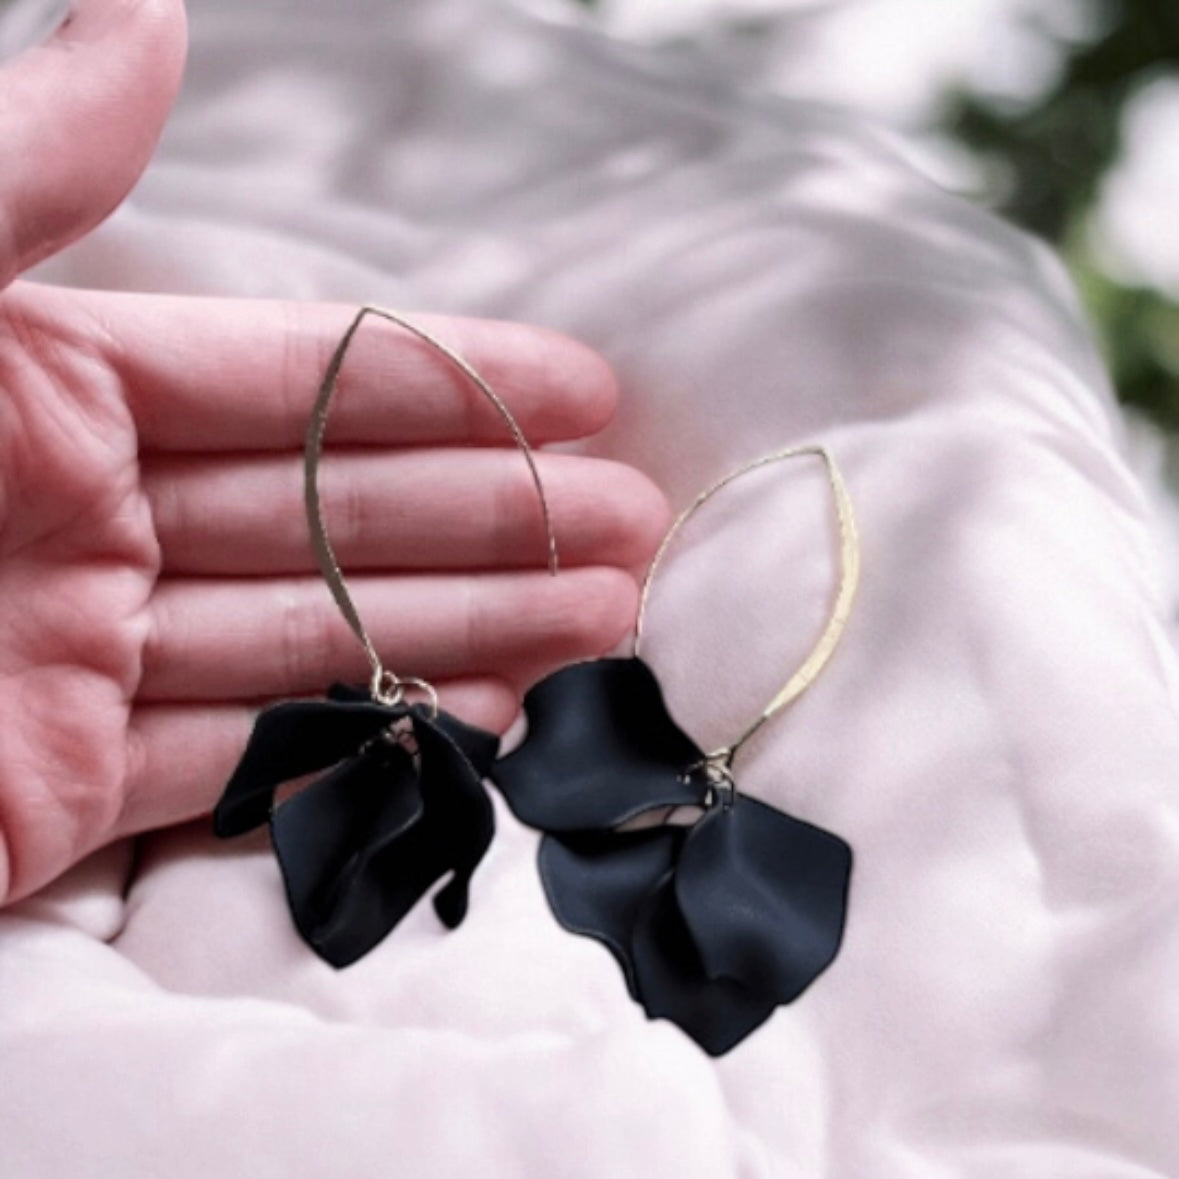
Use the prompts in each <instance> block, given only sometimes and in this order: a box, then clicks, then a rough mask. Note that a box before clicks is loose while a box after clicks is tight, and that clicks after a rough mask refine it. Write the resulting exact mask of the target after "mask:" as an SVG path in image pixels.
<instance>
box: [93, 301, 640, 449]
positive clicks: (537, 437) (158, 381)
mask: <svg viewBox="0 0 1179 1179" xmlns="http://www.w3.org/2000/svg"><path fill="white" fill-rule="evenodd" d="M76 297H77V298H80V299H81V300H83V302H84V305H85V309H86V310H87V311H89V312H90V314H91V316H92V317H93V320H94V322H95V324H96V326H97V327H98V328H99V330H100V331H101V333H102V341H103V347H104V349H105V350H106V351H107V352H108V354H109V360H110V361H111V362H112V363H113V364H114V365H115V367H116V369H117V371H118V372H119V374H120V376H121V377H122V379H123V383H124V385H125V388H126V391H127V397H128V402H129V405H130V408H131V412H132V414H133V416H134V418H135V421H136V426H137V430H138V432H139V438H140V444H141V448H142V449H144V450H157V451H188V452H192V451H206V452H207V451H228V450H238V451H257V450H284V449H289V448H296V447H299V446H301V445H302V442H303V435H304V432H305V431H306V428H307V421H308V418H309V416H310V413H311V408H312V404H313V402H314V400H315V394H316V391H317V390H318V388H319V384H320V382H321V380H322V379H323V375H324V372H325V370H326V368H327V365H328V362H329V360H330V358H331V355H332V353H333V352H334V351H335V349H336V346H337V345H338V344H339V342H340V339H341V337H342V336H343V334H344V332H345V330H346V329H347V327H348V325H349V323H350V322H351V321H352V319H353V317H354V316H355V315H356V312H357V310H358V308H357V307H347V306H339V305H330V304H319V303H296V302H280V301H270V300H249V299H214V298H189V297H175V296H157V295H131V294H106V293H95V292H91V293H86V294H84V295H78V296H76ZM408 318H409V319H411V320H412V322H413V323H415V324H417V325H419V326H420V327H422V328H423V329H424V330H425V331H427V332H429V333H430V334H431V335H433V336H435V337H437V338H438V339H439V340H440V341H442V342H443V343H444V344H446V345H447V346H448V347H449V348H451V349H452V350H454V351H455V352H457V353H458V354H459V355H460V356H462V357H463V359H464V360H466V361H467V362H468V363H469V364H470V365H471V366H472V367H474V368H475V369H476V370H477V371H478V372H479V373H480V375H482V376H483V377H484V379H485V380H486V381H487V382H488V383H489V384H490V385H491V387H492V388H493V389H494V390H495V392H496V393H497V394H498V395H499V396H500V397H501V398H502V400H503V401H504V403H505V404H506V405H507V407H508V409H509V410H510V411H511V413H512V415H513V416H514V417H515V418H516V420H517V422H518V423H519V425H520V428H521V429H522V430H523V431H524V433H525V435H526V436H527V437H528V439H529V440H530V441H531V442H534V443H541V442H546V441H558V440H565V439H572V438H580V437H584V436H585V435H587V434H591V433H594V432H596V431H597V430H599V429H601V428H602V426H604V425H605V424H606V422H607V421H609V419H610V417H611V415H612V414H613V411H614V406H615V402H616V400H617V386H616V384H615V380H614V376H613V374H612V372H611V370H610V368H609V366H608V365H607V364H606V362H605V361H604V360H602V359H601V357H599V356H598V355H597V354H596V353H595V352H593V351H591V350H590V349H589V348H587V347H586V346H585V345H583V344H580V343H578V342H576V341H574V340H571V339H569V338H568V337H566V336H562V335H560V334H559V333H557V332H553V331H549V330H547V329H544V328H536V327H531V326H526V325H523V324H515V323H504V322H499V321H494V320H478V319H456V318H449V317H444V316H436V315H417V314H410V315H408ZM328 440H329V441H330V442H332V443H336V444H351V445H408V446H416V445H436V444H439V443H443V444H446V443H449V444H476V445H480V444H481V445H494V444H506V443H510V442H511V437H510V435H509V434H508V433H507V431H506V428H505V425H504V422H503V419H502V418H501V417H500V415H499V414H498V412H497V411H496V410H495V407H494V406H493V405H492V404H491V403H490V402H489V401H488V399H487V398H486V397H485V396H484V395H483V394H482V393H481V392H480V391H479V389H478V388H477V387H476V386H475V385H474V383H473V382H472V381H471V380H470V378H469V377H467V376H466V375H465V374H464V373H463V372H462V371H461V370H460V369H459V368H458V367H457V366H456V365H455V364H454V363H453V362H451V361H449V360H447V358H446V357H445V356H443V355H441V354H439V353H438V352H437V351H436V350H435V349H433V348H431V347H430V346H429V345H428V344H427V343H425V342H423V341H422V340H420V339H417V338H416V337H414V336H413V335H411V334H410V333H409V332H407V331H405V330H404V329H401V328H399V327H397V326H396V325H395V324H392V323H389V322H387V321H383V320H380V319H377V318H375V317H371V316H370V317H369V318H367V319H366V320H365V321H364V323H363V324H362V326H361V327H360V329H359V330H358V332H357V333H356V336H355V338H354V339H353V341H352V344H351V347H350V348H349V350H348V354H347V356H346V357H345V359H344V363H343V367H342V368H341V370H340V377H339V384H338V391H337V395H336V398H335V402H334V405H333V409H332V417H331V421H330V422H329V425H328Z"/></svg>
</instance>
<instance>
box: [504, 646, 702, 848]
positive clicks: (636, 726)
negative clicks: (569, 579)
mask: <svg viewBox="0 0 1179 1179" xmlns="http://www.w3.org/2000/svg"><path fill="white" fill-rule="evenodd" d="M524 710H525V712H526V714H527V716H528V736H527V739H526V740H525V741H524V743H523V744H522V745H521V746H520V748H519V749H517V750H515V751H514V752H513V753H511V754H509V755H508V756H507V757H505V758H503V759H502V760H501V761H499V762H498V763H497V764H496V766H495V767H494V769H493V770H492V773H491V776H492V779H493V780H494V782H495V783H496V785H497V786H498V787H499V788H500V790H501V791H502V792H503V795H504V797H505V798H506V799H507V802H508V805H509V806H510V807H511V808H512V811H513V813H514V814H515V815H516V816H517V818H519V819H520V820H521V821H522V822H524V823H527V824H528V825H529V826H531V827H538V828H540V829H541V830H542V831H577V830H585V829H591V828H592V829H599V830H602V829H606V828H610V827H616V826H618V825H619V824H620V823H624V822H626V821H627V820H628V819H631V818H633V817H634V816H636V815H638V814H641V813H642V812H644V811H649V810H652V809H654V808H656V807H663V806H692V805H700V804H701V803H702V802H703V800H704V797H705V794H706V793H707V791H706V787H705V786H704V784H703V783H702V781H700V780H697V779H693V780H691V781H687V782H685V781H684V780H683V779H682V774H683V771H684V770H685V769H686V768H687V767H688V766H691V765H693V764H694V763H696V762H698V761H700V759H701V758H702V757H703V756H704V754H703V753H702V751H701V750H700V749H699V747H698V746H697V745H696V744H695V743H694V742H693V741H692V739H691V738H690V737H688V736H687V735H686V734H685V733H684V732H683V730H681V729H680V727H679V726H678V725H677V724H676V723H675V721H673V720H672V719H671V716H670V715H669V713H668V711H667V706H666V704H665V703H664V701H663V693H662V692H661V691H660V688H659V684H658V682H657V681H656V679H655V677H654V675H652V674H651V670H650V668H648V667H647V665H646V664H645V663H643V662H642V661H641V660H639V659H598V660H595V661H593V662H592V663H577V664H574V665H573V666H571V667H566V668H562V669H561V670H560V671H558V672H555V673H554V674H553V675H551V676H549V677H548V678H547V679H544V680H542V681H541V682H540V683H539V684H537V685H536V687H534V688H533V689H532V690H531V691H530V692H528V694H527V695H526V696H525V697H524Z"/></svg>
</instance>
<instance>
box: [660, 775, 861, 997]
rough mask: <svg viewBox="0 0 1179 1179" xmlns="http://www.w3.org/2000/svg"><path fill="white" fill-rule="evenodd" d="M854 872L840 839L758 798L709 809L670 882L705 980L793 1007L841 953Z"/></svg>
mask: <svg viewBox="0 0 1179 1179" xmlns="http://www.w3.org/2000/svg"><path fill="white" fill-rule="evenodd" d="M851 863H852V854H851V848H850V847H848V845H847V844H846V843H845V842H844V841H843V840H842V839H840V838H839V837H838V836H836V835H832V834H831V833H830V832H829V831H823V830H822V829H821V828H819V827H813V826H811V824H809V823H804V822H802V821H801V820H800V819H795V818H792V817H791V816H790V815H787V814H783V813H782V812H781V811H779V810H775V809H774V808H773V807H769V806H766V805H765V804H764V803H761V802H758V801H757V800H756V799H752V798H746V797H744V796H742V795H738V796H737V798H736V801H735V802H734V804H733V806H732V807H731V808H728V809H725V808H722V807H714V808H713V809H712V810H711V811H709V812H708V813H707V814H706V815H705V816H704V817H703V818H702V819H701V820H700V821H699V822H698V823H697V824H696V825H695V827H693V829H692V832H691V834H690V835H689V836H688V838H687V839H686V840H685V841H684V847H683V851H682V852H681V853H680V858H679V863H678V864H677V866H676V873H675V894H676V900H677V902H678V905H679V909H680V912H681V913H682V915H683V918H684V922H685V924H686V927H687V929H688V931H689V932H690V935H691V937H692V940H693V942H694V943H695V946H696V949H697V951H698V952H699V955H700V961H701V965H702V968H703V971H704V973H705V974H706V975H707V976H708V977H709V978H729V979H734V980H737V981H739V982H741V983H742V984H744V985H745V986H747V987H749V988H751V989H753V990H754V991H756V992H757V993H758V994H759V995H764V996H767V997H770V998H772V999H774V1000H775V1001H776V1002H778V1003H789V1002H791V1000H793V999H795V998H797V997H798V996H799V995H800V994H801V993H802V992H803V991H804V990H805V989H806V987H807V986H809V985H810V983H811V982H813V981H814V979H815V978H816V977H817V976H818V975H819V974H821V973H822V972H823V970H824V969H826V967H827V966H829V965H830V963H831V961H832V959H834V957H835V955H836V953H838V951H839V943H840V940H841V938H842V937H843V923H844V914H845V912H846V909H847V891H848V881H849V878H850V875H851Z"/></svg>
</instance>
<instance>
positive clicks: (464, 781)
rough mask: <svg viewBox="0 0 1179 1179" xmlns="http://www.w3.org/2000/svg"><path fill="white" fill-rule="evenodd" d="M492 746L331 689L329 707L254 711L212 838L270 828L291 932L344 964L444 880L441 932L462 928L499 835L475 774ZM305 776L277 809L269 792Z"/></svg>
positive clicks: (423, 711) (419, 713) (303, 704)
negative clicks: (475, 877)
mask: <svg viewBox="0 0 1179 1179" xmlns="http://www.w3.org/2000/svg"><path fill="white" fill-rule="evenodd" d="M498 747H499V739H498V738H497V737H496V736H494V735H493V734H491V733H486V732H484V731H483V730H481V729H476V728H474V727H472V726H470V725H466V724H464V723H463V722H462V721H460V720H457V719H456V718H455V717H452V716H449V715H448V714H447V713H445V712H437V713H436V714H435V713H433V712H431V710H430V709H428V708H426V707H424V706H421V705H410V704H406V703H399V704H395V705H389V704H382V703H377V702H375V701H373V700H372V699H371V698H370V697H369V696H368V694H367V693H366V692H364V691H363V690H360V689H356V688H351V687H347V686H344V685H335V686H334V687H333V688H332V689H331V690H330V692H329V693H328V698H327V699H326V700H315V701H302V700H298V701H287V702H284V703H281V704H276V705H274V706H272V707H270V708H267V709H266V710H265V711H264V712H262V713H261V714H260V715H259V717H258V719H257V721H256V723H255V725H254V730H253V733H252V734H251V736H250V740H249V743H248V744H247V746H246V749H245V752H244V753H243V754H242V759H241V761H240V763H239V764H238V767H237V769H236V770H235V771H234V774H233V777H232V778H231V779H230V780H229V784H228V785H227V786H226V788H225V792H224V794H223V795H222V797H221V801H220V802H219V803H218V804H217V808H216V810H215V811H214V813H213V820H214V830H215V832H216V834H217V835H219V836H220V837H221V838H230V837H232V836H235V835H241V834H243V833H244V832H246V831H250V830H252V829H254V828H255V827H259V826H261V825H262V824H263V823H266V822H267V821H269V823H270V834H271V841H272V843H273V846H274V852H275V856H276V858H277V860H278V864H279V868H280V869H281V872H282V877H283V883H284V885H285V887H286V893H287V901H288V903H289V905H290V909H291V915H292V917H293V919H294V922H295V926H296V928H297V929H298V931H299V933H300V934H301V935H302V937H303V938H304V940H305V941H306V942H307V944H308V945H309V946H310V947H311V948H312V949H313V950H314V951H315V952H316V953H317V954H318V955H319V956H320V957H321V958H323V959H325V960H326V961H327V962H329V963H331V964H332V965H333V966H336V967H342V966H347V965H349V964H350V963H352V962H355V961H356V960H357V959H358V958H361V957H363V956H364V955H365V954H367V953H368V951H369V950H371V949H372V948H373V947H374V946H375V945H376V944H377V943H378V942H380V941H381V940H382V938H384V937H385V935H386V934H387V933H388V932H389V931H390V930H391V929H392V928H393V927H394V926H395V925H396V924H397V923H398V922H399V921H400V920H401V918H402V917H404V916H405V914H406V913H408V912H409V910H410V909H411V908H413V906H414V905H415V904H416V903H417V902H418V900H420V899H421V897H422V896H423V895H425V893H426V892H427V891H428V890H429V889H430V888H431V887H432V886H433V885H434V884H435V883H436V882H437V881H438V880H440V879H441V878H442V877H443V876H445V875H446V874H447V873H451V878H450V880H449V881H448V882H447V883H446V885H445V886H444V887H443V888H442V889H441V890H439V892H438V893H437V894H436V895H435V897H434V908H435V910H436V912H437V913H438V916H439V918H440V919H441V921H442V922H443V923H444V924H445V925H446V926H448V927H449V928H454V927H455V926H457V925H458V924H459V923H460V922H461V921H462V919H463V917H464V916H465V915H466V912H467V898H468V892H469V886H470V880H471V876H472V874H473V873H474V871H475V868H476V866H477V865H478V863H479V861H480V860H481V859H482V858H483V855H484V853H485V852H486V850H487V847H488V844H489V843H490V842H491V837H492V834H493V832H494V829H495V822H494V818H493V814H492V808H491V801H490V799H489V798H488V797H487V792H486V790H485V789H484V787H483V784H482V779H483V777H484V776H485V775H486V774H487V771H488V770H489V768H490V766H491V763H492V761H493V760H494V759H495V755H496V752H497V750H498ZM321 771H326V772H322V773H321ZM306 774H320V776H319V777H318V778H316V779H315V780H314V781H313V782H312V783H311V784H310V785H308V786H306V787H305V788H303V789H302V790H300V791H299V792H298V793H297V794H295V795H294V796H293V797H291V798H290V799H288V800H287V801H285V802H283V803H281V804H280V805H278V806H276V805H275V802H274V796H275V791H276V790H277V789H278V788H279V787H280V786H281V785H283V784H284V783H286V782H289V781H291V780H292V779H295V778H299V777H302V776H303V775H306Z"/></svg>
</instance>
